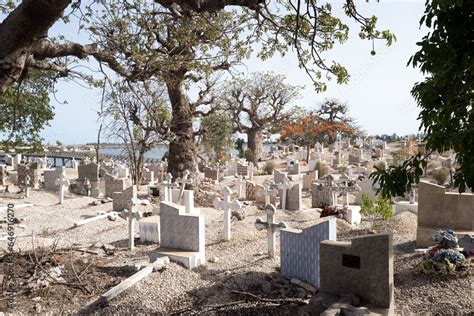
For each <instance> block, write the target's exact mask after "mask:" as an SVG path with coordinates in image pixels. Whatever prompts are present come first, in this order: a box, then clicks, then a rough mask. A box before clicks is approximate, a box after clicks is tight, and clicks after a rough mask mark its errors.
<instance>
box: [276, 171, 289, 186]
mask: <svg viewBox="0 0 474 316" xmlns="http://www.w3.org/2000/svg"><path fill="white" fill-rule="evenodd" d="M285 178H287V173H286V172H281V171H279V170H276V169H275V170H274V171H273V182H275V183H277V184H278V183H283V180H284V179H285Z"/></svg>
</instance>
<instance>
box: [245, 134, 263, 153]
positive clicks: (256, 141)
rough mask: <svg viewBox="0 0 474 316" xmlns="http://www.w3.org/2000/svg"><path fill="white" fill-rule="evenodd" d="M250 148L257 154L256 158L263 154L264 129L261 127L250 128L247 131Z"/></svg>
mask: <svg viewBox="0 0 474 316" xmlns="http://www.w3.org/2000/svg"><path fill="white" fill-rule="evenodd" d="M247 142H248V148H249V149H250V150H251V151H252V152H253V154H254V155H255V159H256V160H257V161H258V159H259V158H260V157H261V155H262V130H261V129H249V130H248V132H247Z"/></svg>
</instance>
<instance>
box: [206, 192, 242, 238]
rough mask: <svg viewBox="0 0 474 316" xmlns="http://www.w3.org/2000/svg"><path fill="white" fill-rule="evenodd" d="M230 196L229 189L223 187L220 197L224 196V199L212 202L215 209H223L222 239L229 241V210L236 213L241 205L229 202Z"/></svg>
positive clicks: (236, 201)
mask: <svg viewBox="0 0 474 316" xmlns="http://www.w3.org/2000/svg"><path fill="white" fill-rule="evenodd" d="M231 194H232V190H231V189H229V187H225V188H224V189H222V195H224V199H223V200H221V199H219V198H218V199H217V200H214V202H213V205H214V207H215V208H216V209H223V210H224V239H225V240H230V238H231V237H232V232H231V222H230V218H231V210H232V211H238V210H240V209H241V208H242V204H241V203H240V202H239V201H238V200H235V201H231V199H230V196H231Z"/></svg>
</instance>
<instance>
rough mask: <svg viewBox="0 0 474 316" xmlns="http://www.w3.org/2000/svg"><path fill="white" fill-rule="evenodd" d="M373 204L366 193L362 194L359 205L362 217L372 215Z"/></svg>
mask: <svg viewBox="0 0 474 316" xmlns="http://www.w3.org/2000/svg"><path fill="white" fill-rule="evenodd" d="M373 210H374V202H373V201H372V200H371V199H370V197H369V196H368V195H367V193H362V203H361V204H360V213H361V214H362V215H364V216H369V215H373V214H372V212H373Z"/></svg>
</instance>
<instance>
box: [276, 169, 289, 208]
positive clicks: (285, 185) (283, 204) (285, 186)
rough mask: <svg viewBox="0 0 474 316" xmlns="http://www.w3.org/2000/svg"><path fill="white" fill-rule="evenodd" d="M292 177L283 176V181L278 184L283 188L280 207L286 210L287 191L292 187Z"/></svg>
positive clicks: (279, 187)
mask: <svg viewBox="0 0 474 316" xmlns="http://www.w3.org/2000/svg"><path fill="white" fill-rule="evenodd" d="M289 181H290V179H288V177H287V176H286V175H285V177H284V178H283V183H279V184H278V189H279V190H282V192H281V200H280V209H282V210H286V192H287V189H291V183H290V182H289Z"/></svg>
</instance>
